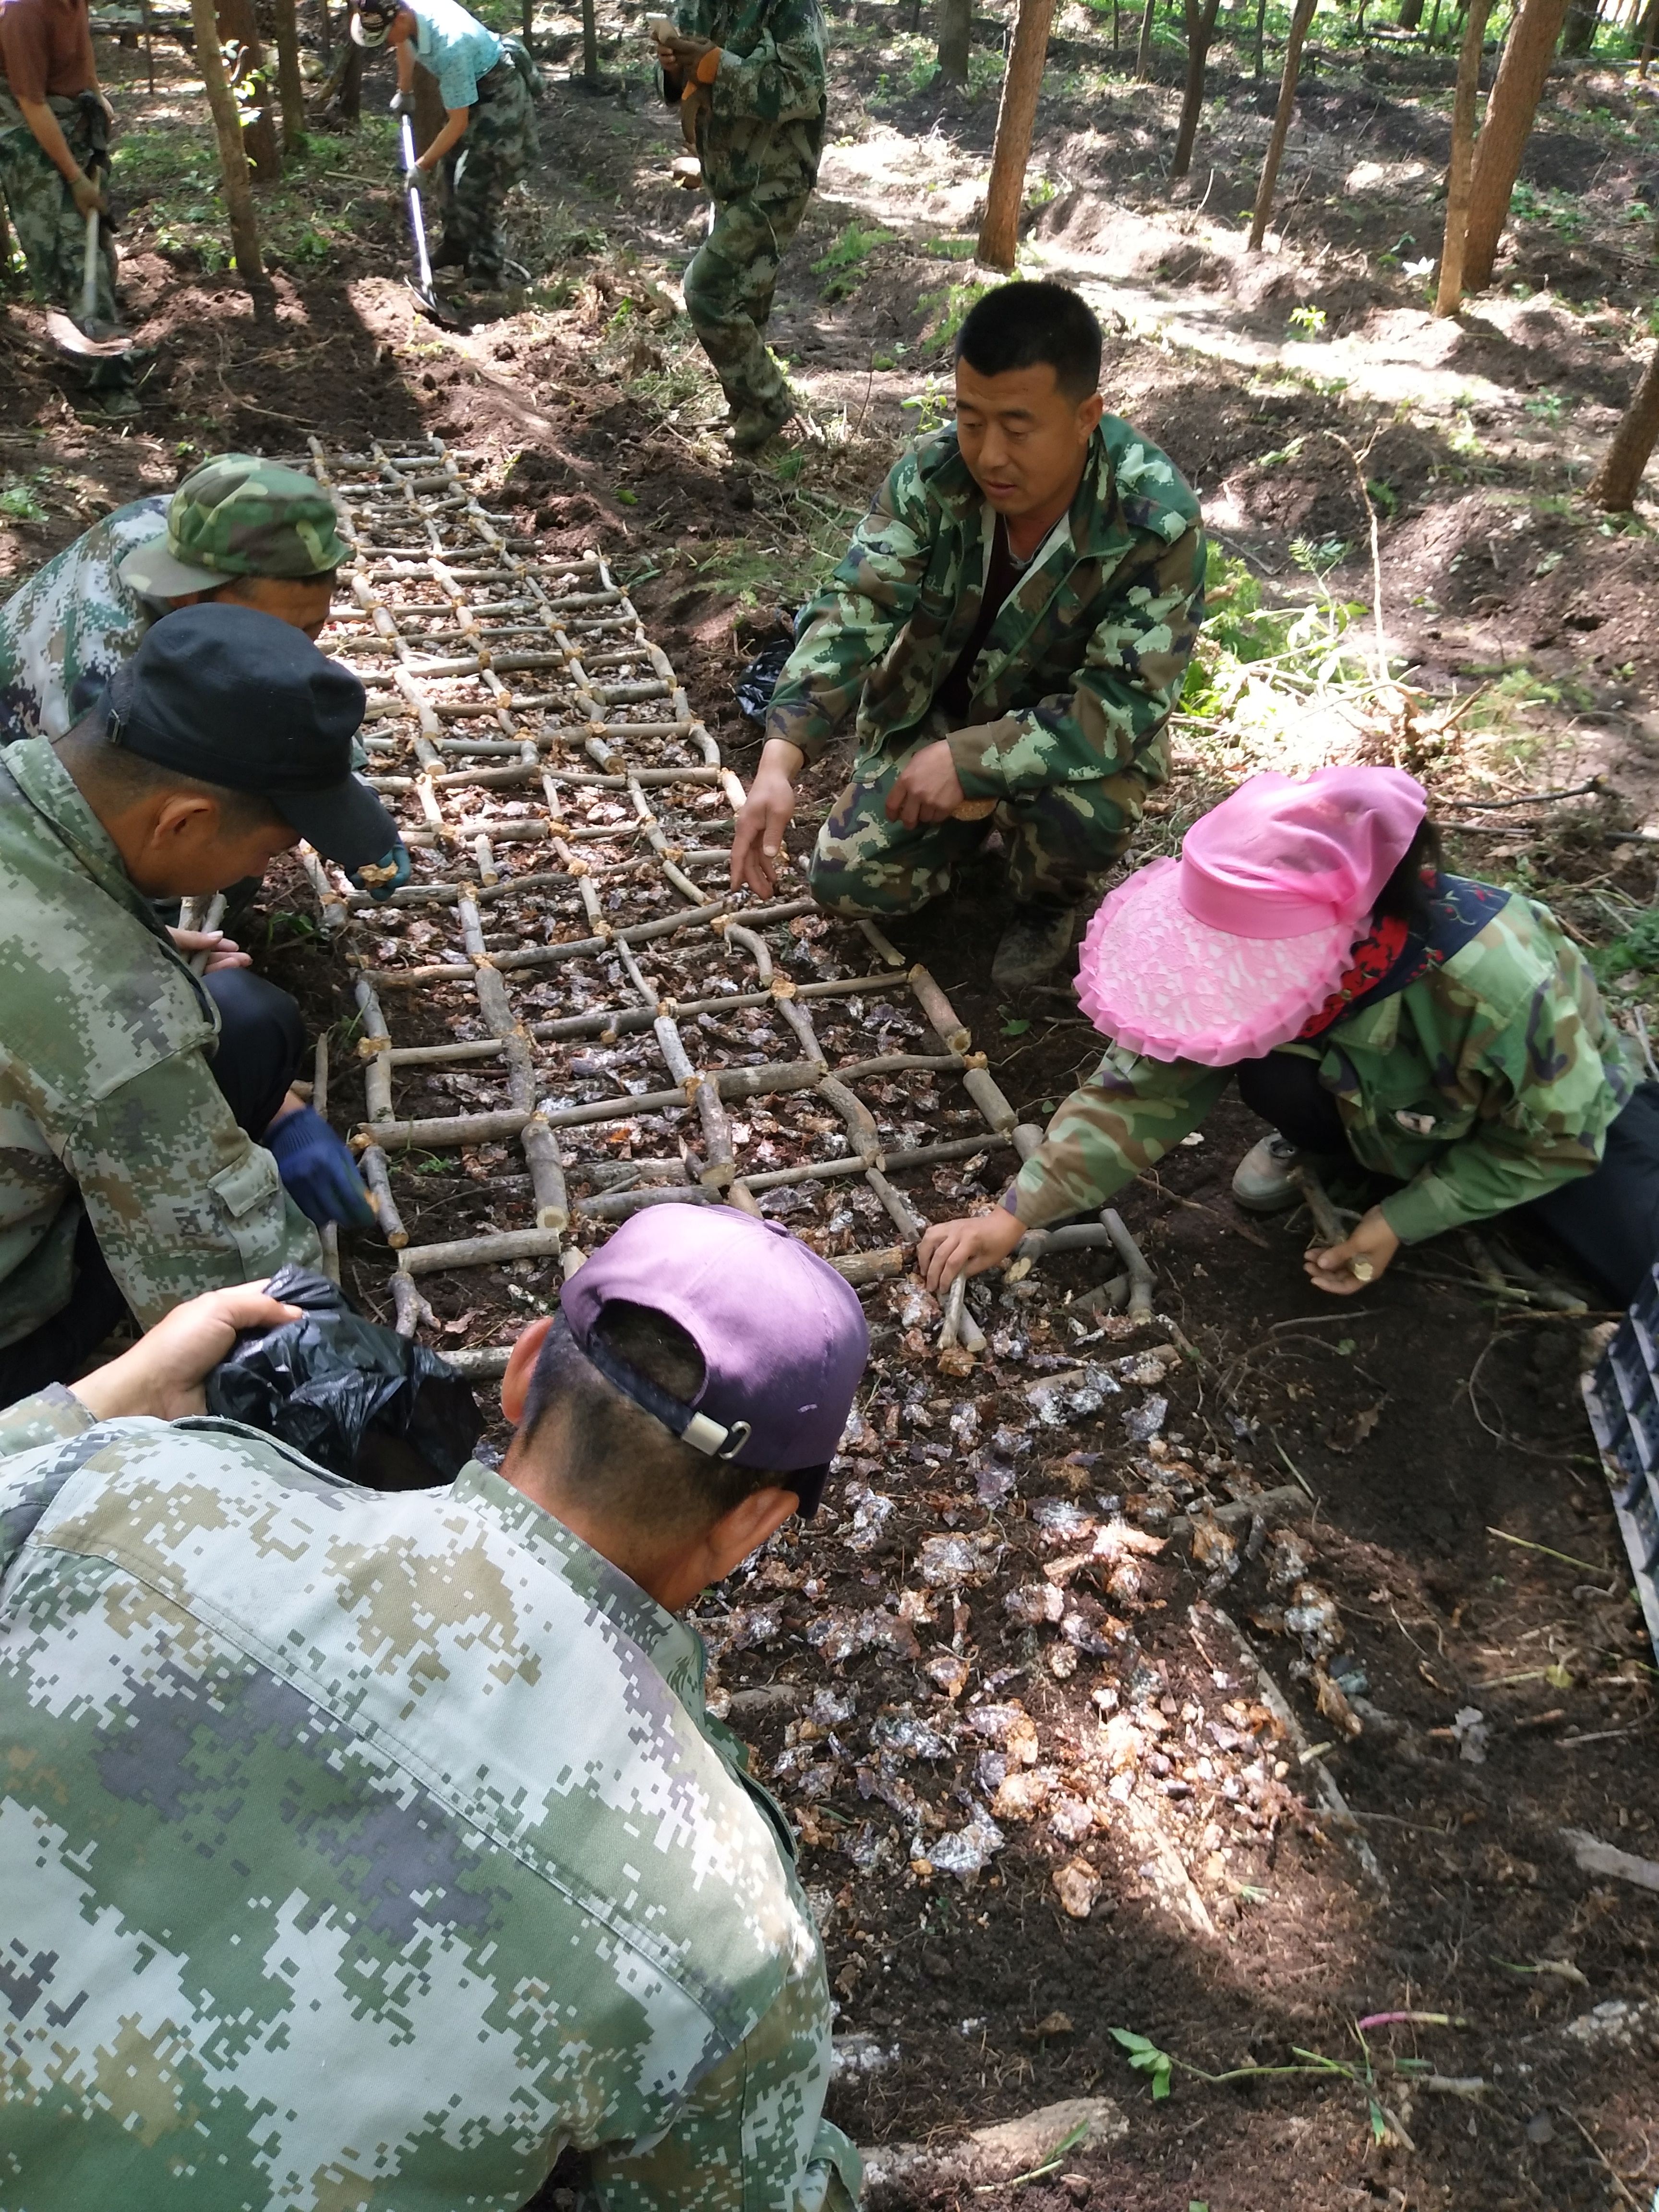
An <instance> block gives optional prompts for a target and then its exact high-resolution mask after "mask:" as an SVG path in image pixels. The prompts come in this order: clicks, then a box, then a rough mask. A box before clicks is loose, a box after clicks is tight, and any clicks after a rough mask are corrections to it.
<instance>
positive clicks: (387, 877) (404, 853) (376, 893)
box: [351, 844, 415, 901]
mask: <svg viewBox="0 0 1659 2212" xmlns="http://www.w3.org/2000/svg"><path fill="white" fill-rule="evenodd" d="M414 872H415V863H414V862H413V861H412V860H410V857H409V848H408V846H407V845H404V844H397V845H394V846H393V847H392V850H391V851H390V852H389V853H382V854H381V855H380V859H379V860H371V861H369V862H368V864H367V865H366V866H363V867H361V868H359V869H357V870H356V872H354V874H353V875H352V878H351V881H352V882H353V883H354V884H356V886H357V888H358V890H360V891H367V892H368V895H369V896H370V898H372V899H375V900H380V901H384V900H386V899H389V898H390V897H391V896H392V892H393V891H395V890H398V888H399V887H400V886H401V885H402V884H406V883H407V882H408V881H409V879H410V877H411V876H412V875H413V874H414Z"/></svg>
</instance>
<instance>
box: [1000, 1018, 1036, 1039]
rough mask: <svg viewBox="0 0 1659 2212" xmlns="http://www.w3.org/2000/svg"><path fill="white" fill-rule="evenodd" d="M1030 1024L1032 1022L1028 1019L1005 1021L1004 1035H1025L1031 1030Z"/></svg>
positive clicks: (1003, 1026) (1003, 1025)
mask: <svg viewBox="0 0 1659 2212" xmlns="http://www.w3.org/2000/svg"><path fill="white" fill-rule="evenodd" d="M1030 1026H1031V1024H1030V1022H1026V1021H1019V1020H1015V1021H1012V1022H1004V1024H1002V1034H1003V1035H1004V1036H1024V1034H1025V1032H1026V1030H1029V1029H1030Z"/></svg>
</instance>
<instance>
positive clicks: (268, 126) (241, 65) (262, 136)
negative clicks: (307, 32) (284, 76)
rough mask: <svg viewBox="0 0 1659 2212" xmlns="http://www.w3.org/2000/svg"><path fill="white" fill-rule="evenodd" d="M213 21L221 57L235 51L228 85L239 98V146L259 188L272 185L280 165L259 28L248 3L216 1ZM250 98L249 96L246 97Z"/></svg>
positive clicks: (244, 1)
mask: <svg viewBox="0 0 1659 2212" xmlns="http://www.w3.org/2000/svg"><path fill="white" fill-rule="evenodd" d="M214 21H215V26H216V29H217V32H218V45H219V48H220V52H221V53H222V54H223V53H225V52H226V50H227V49H228V48H229V47H230V46H234V47H235V49H236V59H235V65H234V68H233V69H232V70H231V71H230V78H229V82H230V84H231V87H232V94H233V97H235V96H236V95H238V94H240V98H239V99H237V105H238V106H239V107H240V110H241V115H242V143H243V145H244V146H245V147H246V149H247V157H248V160H249V161H250V162H251V163H252V167H253V173H254V175H255V177H256V178H257V179H258V181H259V183H260V184H262V185H269V184H274V183H275V182H276V179H277V177H278V176H280V175H281V173H282V167H283V163H282V156H281V155H279V154H278V152H277V150H276V125H275V124H274V123H273V122H272V121H271V119H270V89H269V87H268V86H267V85H266V83H265V78H264V67H265V55H264V47H263V46H261V45H260V43H259V27H258V24H257V23H256V22H255V21H254V20H253V4H252V0H217V6H216V9H215V11H214ZM250 94H252V95H253V96H252V97H250V96H249V95H250Z"/></svg>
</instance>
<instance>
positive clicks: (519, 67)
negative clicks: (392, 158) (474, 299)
mask: <svg viewBox="0 0 1659 2212" xmlns="http://www.w3.org/2000/svg"><path fill="white" fill-rule="evenodd" d="M351 35H352V38H353V39H354V40H356V44H357V45H358V46H364V47H374V46H386V44H388V43H390V45H391V46H392V51H393V52H394V53H395V55H396V57H397V62H398V89H397V91H396V92H395V93H394V94H393V95H392V113H393V114H394V115H396V116H398V117H399V118H401V117H403V116H405V115H413V113H414V112H415V64H416V62H417V61H418V62H420V63H422V64H424V66H425V67H426V68H427V69H428V70H430V71H431V73H432V75H433V76H435V78H436V79H437V81H438V93H439V97H440V98H441V100H442V101H443V104H444V111H445V121H444V126H443V129H442V130H441V131H439V133H438V135H437V137H435V139H434V140H433V141H432V143H431V144H430V145H429V146H428V147H427V148H426V149H425V151H424V152H423V153H422V155H421V156H420V158H419V160H418V161H416V164H415V172H416V173H415V177H414V179H413V181H414V182H415V183H416V185H419V184H421V183H422V182H424V181H425V180H427V179H430V178H432V177H434V176H435V175H437V174H438V173H440V172H441V173H442V174H443V177H444V179H445V181H446V184H447V187H448V190H447V195H446V205H445V210H444V235H443V243H442V244H441V246H439V248H438V250H437V252H435V254H434V255H433V256H432V264H431V265H432V267H433V268H434V269H459V270H465V275H466V279H467V281H468V283H471V284H474V285H477V287H478V288H479V289H482V290H485V291H493V290H495V289H497V288H498V287H499V285H500V284H501V280H502V278H503V277H504V276H510V277H512V278H513V280H514V281H516V282H527V281H528V272H527V271H526V270H523V269H520V267H519V266H518V264H516V263H515V262H509V261H508V260H507V258H506V255H505V253H504V252H503V251H502V246H501V231H500V227H499V219H500V216H501V202H502V201H503V200H504V199H505V198H506V197H507V193H508V192H509V191H512V189H513V185H516V184H518V183H519V182H520V179H523V178H525V177H527V176H528V175H529V174H530V172H531V170H532V168H534V167H535V166H536V163H537V162H538V161H539V159H540V158H541V141H540V139H539V137H538V134H537V130H536V107H535V103H536V101H537V100H538V99H539V98H540V96H541V79H540V77H539V76H538V74H537V70H536V64H535V63H534V62H533V61H532V59H531V58H530V56H529V54H528V53H527V52H526V50H525V48H524V46H523V45H522V44H521V42H520V40H517V39H514V38H498V37H497V36H496V34H495V32H494V31H492V30H489V28H487V27H486V26H485V25H484V24H483V23H481V22H480V21H478V19H477V16H476V15H469V14H468V13H467V11H466V9H465V8H463V7H461V6H460V5H459V0H420V4H419V5H418V7H412V8H411V7H407V6H404V4H402V0H365V4H364V5H363V6H362V7H361V8H359V9H356V11H355V12H354V14H353V15H352V18H351Z"/></svg>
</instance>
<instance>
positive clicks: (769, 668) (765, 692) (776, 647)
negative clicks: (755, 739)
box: [738, 631, 795, 722]
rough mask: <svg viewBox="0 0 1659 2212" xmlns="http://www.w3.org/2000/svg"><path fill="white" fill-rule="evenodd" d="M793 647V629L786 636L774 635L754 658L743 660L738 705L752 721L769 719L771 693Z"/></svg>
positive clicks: (776, 686)
mask: <svg viewBox="0 0 1659 2212" xmlns="http://www.w3.org/2000/svg"><path fill="white" fill-rule="evenodd" d="M794 649H795V639H794V633H793V631H791V632H790V634H789V635H788V636H787V637H775V638H774V639H773V641H772V642H771V643H770V645H763V647H761V649H760V651H759V652H758V653H757V654H756V655H755V657H754V659H752V660H749V661H745V662H744V665H743V669H742V671H741V673H740V674H739V675H738V708H739V709H740V710H741V711H742V712H743V713H744V714H747V715H748V717H749V719H750V721H751V722H763V721H764V720H766V717H767V713H768V710H769V708H770V707H771V704H772V694H773V693H774V692H775V690H777V688H778V678H779V677H780V676H781V675H782V673H783V664H784V662H785V661H786V660H787V659H788V658H789V656H790V654H791V653H793V651H794Z"/></svg>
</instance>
